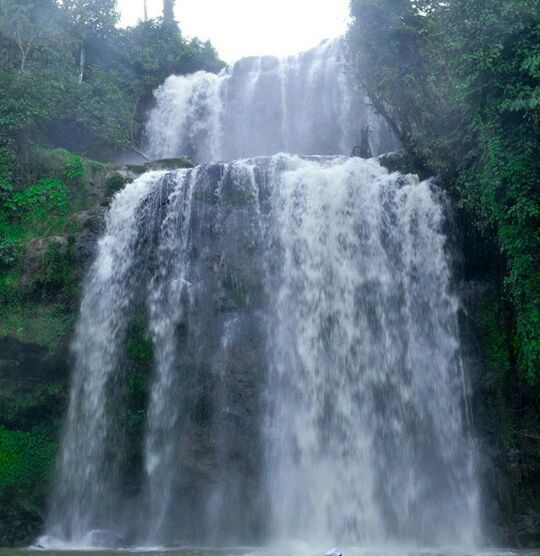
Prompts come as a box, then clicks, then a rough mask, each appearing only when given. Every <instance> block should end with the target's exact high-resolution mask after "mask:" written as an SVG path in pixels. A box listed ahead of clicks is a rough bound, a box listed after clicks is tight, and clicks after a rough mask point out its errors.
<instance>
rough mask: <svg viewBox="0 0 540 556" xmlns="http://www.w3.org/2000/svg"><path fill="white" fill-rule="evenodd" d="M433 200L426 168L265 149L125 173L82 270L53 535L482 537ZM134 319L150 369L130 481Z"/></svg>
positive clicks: (441, 210)
mask: <svg viewBox="0 0 540 556" xmlns="http://www.w3.org/2000/svg"><path fill="white" fill-rule="evenodd" d="M445 214H446V206H445V202H444V198H443V197H442V196H441V194H440V193H439V192H438V191H437V189H436V188H435V187H434V186H432V185H431V184H430V183H429V182H422V183H419V182H418V180H417V179H416V178H415V177H413V176H402V175H399V174H390V173H388V171H386V170H385V169H384V168H382V167H381V166H380V165H379V163H378V162H377V161H376V160H367V161H366V160H361V159H348V158H342V157H298V156H291V155H276V156H273V157H267V158H255V159H249V160H243V161H238V162H233V163H230V164H205V165H202V166H199V167H197V168H195V169H193V170H181V171H178V172H171V173H151V174H147V175H144V176H142V177H141V178H139V179H138V180H136V181H135V182H134V183H132V184H129V185H128V186H127V187H126V189H125V190H124V191H123V192H121V193H120V194H118V195H117V196H116V197H115V199H114V201H113V204H112V207H111V209H110V212H109V215H108V219H107V230H106V232H105V235H104V237H103V239H102V240H101V241H100V244H99V249H98V253H97V257H96V261H95V263H94V265H93V266H92V269H91V270H90V273H89V279H88V280H87V282H86V284H85V289H84V297H83V302H82V307H81V316H80V319H79V324H78V328H77V335H76V340H75V343H74V350H75V355H76V368H75V372H74V378H73V387H72V400H71V406H70V410H69V414H68V420H67V425H66V433H65V438H64V442H63V447H62V454H61V458H60V476H59V479H58V487H57V491H56V495H55V498H54V503H53V510H52V512H51V516H50V519H49V527H48V534H49V535H50V536H54V537H56V538H59V539H62V540H63V541H68V542H71V543H73V544H78V545H81V544H88V543H90V544H91V543H92V542H93V541H92V539H93V537H92V530H103V529H107V530H113V531H115V533H116V535H117V536H118V539H122V542H123V544H127V545H169V544H174V545H185V544H188V543H199V544H211V545H219V544H235V543H236V544H238V543H242V544H245V543H256V542H265V541H269V540H277V539H290V538H301V539H304V540H306V541H312V542H317V543H318V542H327V543H337V542H339V543H351V544H366V545H367V544H374V543H380V542H391V541H395V542H407V543H412V544H414V543H417V544H432V545H440V544H448V543H450V544H468V543H471V542H473V541H474V540H475V538H476V537H477V535H478V530H479V525H478V493H477V485H476V481H475V476H474V450H473V444H472V441H471V439H470V437H469V434H468V423H467V422H466V420H465V419H464V417H463V404H464V402H465V399H464V390H465V388H464V386H465V379H464V376H463V372H462V369H461V363H460V357H459V350H460V348H459V335H458V326H457V312H458V301H457V299H456V297H455V296H454V294H453V293H452V292H451V272H450V263H451V261H450V255H449V247H448V245H447V241H446V238H445V235H444V232H443V228H444V226H445ZM135 312H138V313H143V314H145V315H146V317H145V321H146V323H147V325H146V327H147V330H148V334H149V337H150V338H151V340H152V344H153V352H154V365H153V367H154V370H153V376H152V377H151V380H150V395H149V406H148V410H147V412H146V433H145V439H144V441H143V442H141V446H140V448H139V449H140V461H141V464H140V476H141V481H140V484H138V488H137V489H136V492H133V491H129V492H127V491H126V488H125V485H124V483H125V475H126V469H127V467H126V465H127V464H126V461H125V460H124V458H123V450H122V449H121V447H122V438H121V437H122V434H121V433H122V431H121V428H120V429H119V427H118V422H119V421H121V420H122V419H121V418H120V417H121V415H122V412H123V406H122V404H120V403H117V400H118V388H120V386H121V384H122V383H123V381H125V380H127V379H126V378H125V377H124V372H125V371H124V369H123V368H122V352H123V351H124V350H125V343H126V342H125V335H126V329H127V327H128V325H129V322H130V319H132V318H133V315H134V313H135ZM89 539H90V540H89ZM119 542H120V540H119ZM94 544H95V543H94Z"/></svg>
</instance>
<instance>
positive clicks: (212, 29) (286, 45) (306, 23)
mask: <svg viewBox="0 0 540 556" xmlns="http://www.w3.org/2000/svg"><path fill="white" fill-rule="evenodd" d="M147 2H148V12H149V17H157V16H159V15H161V8H162V0H147ZM176 4H177V6H176V18H177V19H178V21H179V22H180V26H181V29H182V32H183V34H184V35H185V36H188V37H194V36H197V37H199V38H200V39H202V40H207V39H210V40H211V41H212V44H213V45H214V46H215V47H216V48H217V50H218V52H219V54H220V56H221V58H222V59H223V60H225V61H226V62H233V61H235V60H237V59H238V58H242V57H243V56H256V55H257V56H258V55H265V54H272V55H274V56H286V55H288V54H296V53H297V52H301V51H303V50H307V49H309V48H311V47H313V46H316V45H317V44H318V43H319V42H321V40H323V39H328V38H334V37H337V36H339V35H341V34H343V33H344V32H345V30H346V28H347V21H348V12H349V0H177V2H176ZM119 6H120V11H121V13H122V25H133V24H135V23H136V22H137V20H138V19H142V17H143V0H119Z"/></svg>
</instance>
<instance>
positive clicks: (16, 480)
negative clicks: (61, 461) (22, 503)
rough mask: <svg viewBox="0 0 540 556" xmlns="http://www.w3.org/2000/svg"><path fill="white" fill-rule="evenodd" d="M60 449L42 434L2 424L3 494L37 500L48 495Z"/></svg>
mask: <svg viewBox="0 0 540 556" xmlns="http://www.w3.org/2000/svg"><path fill="white" fill-rule="evenodd" d="M56 449H57V446H56V444H55V443H53V442H51V441H49V440H47V439H46V438H44V437H43V436H41V435H40V434H35V433H32V432H18V431H10V430H7V429H5V428H0V498H4V496H5V495H6V494H7V493H11V494H13V495H16V496H19V497H22V496H25V497H28V498H29V499H30V500H32V501H33V502H37V501H38V500H37V498H41V497H43V496H45V494H46V492H47V487H48V482H49V480H50V478H51V472H52V470H53V467H54V458H55V454H56Z"/></svg>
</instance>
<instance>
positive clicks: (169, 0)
mask: <svg viewBox="0 0 540 556" xmlns="http://www.w3.org/2000/svg"><path fill="white" fill-rule="evenodd" d="M174 4H175V0H163V21H164V23H175V22H176V19H175V17H174Z"/></svg>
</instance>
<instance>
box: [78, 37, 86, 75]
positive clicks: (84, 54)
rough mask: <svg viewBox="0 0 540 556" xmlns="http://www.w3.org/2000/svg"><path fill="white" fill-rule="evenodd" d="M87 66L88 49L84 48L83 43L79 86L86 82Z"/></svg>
mask: <svg viewBox="0 0 540 556" xmlns="http://www.w3.org/2000/svg"><path fill="white" fill-rule="evenodd" d="M85 65H86V48H85V47H84V43H81V55H80V58H79V85H81V84H82V82H83V80H84V67H85Z"/></svg>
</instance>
